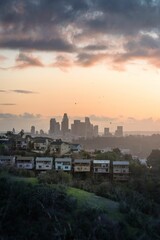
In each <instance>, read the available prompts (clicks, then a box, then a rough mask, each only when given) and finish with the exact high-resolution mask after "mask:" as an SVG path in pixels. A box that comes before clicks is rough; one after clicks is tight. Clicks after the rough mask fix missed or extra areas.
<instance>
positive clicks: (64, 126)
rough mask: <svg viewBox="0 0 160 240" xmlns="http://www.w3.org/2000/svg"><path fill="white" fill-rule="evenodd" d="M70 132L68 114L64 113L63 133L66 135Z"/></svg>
mask: <svg viewBox="0 0 160 240" xmlns="http://www.w3.org/2000/svg"><path fill="white" fill-rule="evenodd" d="M68 130H69V119H68V116H67V113H64V115H63V119H62V123H61V132H62V134H63V135H65V134H66V133H67V132H68Z"/></svg>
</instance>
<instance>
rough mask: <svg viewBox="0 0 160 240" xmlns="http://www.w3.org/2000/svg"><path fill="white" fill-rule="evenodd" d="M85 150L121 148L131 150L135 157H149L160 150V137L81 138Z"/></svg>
mask: <svg viewBox="0 0 160 240" xmlns="http://www.w3.org/2000/svg"><path fill="white" fill-rule="evenodd" d="M78 143H80V144H81V145H82V146H83V147H84V149H97V150H99V149H105V148H107V147H111V148H121V149H126V148H127V149H130V150H131V153H132V154H133V155H137V156H138V157H147V156H148V155H149V154H150V152H151V151H152V149H158V148H160V135H159V134H154V135H152V136H140V135H138V136H133V135H131V136H126V137H119V138H118V137H97V138H92V139H84V138H81V139H79V140H78Z"/></svg>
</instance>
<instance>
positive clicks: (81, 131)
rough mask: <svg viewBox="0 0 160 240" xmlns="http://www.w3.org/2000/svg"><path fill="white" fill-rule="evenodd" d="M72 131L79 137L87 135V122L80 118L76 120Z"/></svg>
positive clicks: (72, 125)
mask: <svg viewBox="0 0 160 240" xmlns="http://www.w3.org/2000/svg"><path fill="white" fill-rule="evenodd" d="M71 133H72V134H73V135H74V136H77V137H84V136H85V123H84V122H81V121H80V120H74V123H73V124H71Z"/></svg>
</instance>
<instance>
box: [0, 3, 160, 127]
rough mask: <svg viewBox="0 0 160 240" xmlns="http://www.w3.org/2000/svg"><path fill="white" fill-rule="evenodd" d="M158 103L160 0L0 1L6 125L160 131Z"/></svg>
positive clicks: (2, 122)
mask: <svg viewBox="0 0 160 240" xmlns="http://www.w3.org/2000/svg"><path fill="white" fill-rule="evenodd" d="M159 106H160V1H158V0H157V1H156V0H149V1H147V0H143V1H140V0H119V1H116V0H89V1H87V0H86V1H84V0H82V1H76V0H68V1H64V0H59V1H51V0H28V1H25V0H14V1H13V0H6V1H0V131H6V130H12V128H13V127H15V129H16V130H17V131H18V130H20V129H21V128H23V129H25V130H30V127H31V125H35V126H36V127H37V129H40V128H42V129H44V130H45V131H47V130H48V128H49V119H50V118H51V117H55V118H57V120H59V121H60V120H61V118H62V116H63V113H64V112H66V113H68V115H69V117H70V123H71V122H73V119H75V118H77V119H82V120H83V118H84V117H85V116H89V117H90V119H91V121H92V122H93V123H94V124H98V125H99V126H100V130H101V131H103V127H110V128H111V131H114V130H115V128H116V126H117V125H123V126H124V130H126V131H136V130H137V131H159V130H160V107H159Z"/></svg>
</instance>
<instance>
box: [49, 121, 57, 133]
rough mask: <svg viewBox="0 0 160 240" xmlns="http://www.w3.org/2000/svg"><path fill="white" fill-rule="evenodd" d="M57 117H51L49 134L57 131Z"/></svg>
mask: <svg viewBox="0 0 160 240" xmlns="http://www.w3.org/2000/svg"><path fill="white" fill-rule="evenodd" d="M56 124H57V122H56V119H55V118H51V119H50V128H49V134H53V133H55V131H56Z"/></svg>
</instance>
